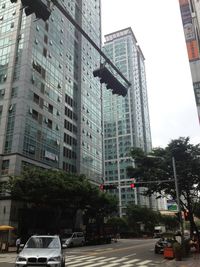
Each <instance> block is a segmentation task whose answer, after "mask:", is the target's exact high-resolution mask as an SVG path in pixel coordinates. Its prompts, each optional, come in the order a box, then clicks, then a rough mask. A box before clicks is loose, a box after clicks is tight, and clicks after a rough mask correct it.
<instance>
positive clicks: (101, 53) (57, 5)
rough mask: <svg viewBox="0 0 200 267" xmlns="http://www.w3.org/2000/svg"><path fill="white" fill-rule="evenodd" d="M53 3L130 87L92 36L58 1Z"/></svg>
mask: <svg viewBox="0 0 200 267" xmlns="http://www.w3.org/2000/svg"><path fill="white" fill-rule="evenodd" d="M51 2H52V3H53V4H54V5H55V6H56V7H57V8H58V9H59V10H60V12H61V13H62V14H63V15H64V16H65V17H66V18H67V19H68V20H69V21H70V22H71V23H72V24H73V25H74V27H75V28H76V29H77V30H78V31H79V32H80V33H81V34H82V35H83V36H84V37H85V38H86V39H87V41H88V42H89V43H90V44H91V45H92V46H93V47H94V48H95V49H96V50H97V51H98V52H99V54H100V55H101V56H102V57H103V58H104V59H105V61H106V62H107V63H108V64H109V65H111V66H112V68H113V69H114V70H115V71H116V72H117V73H118V74H119V76H120V77H121V78H122V79H123V80H124V81H125V82H126V84H127V85H128V86H131V83H130V82H129V81H128V80H127V79H126V77H125V76H124V75H123V74H122V73H121V72H120V71H119V69H118V68H117V67H116V66H115V65H114V64H113V63H112V61H111V60H110V59H109V58H108V57H107V56H106V55H105V54H104V53H103V52H102V51H101V49H100V48H99V47H98V46H97V45H96V44H95V42H94V41H93V40H92V39H91V38H90V36H89V35H88V34H87V33H86V32H85V31H84V30H83V29H82V28H81V26H80V25H79V24H78V23H77V22H76V21H75V20H74V19H73V17H72V16H71V15H70V14H69V13H68V12H67V10H66V9H65V8H64V7H63V6H62V5H61V4H60V3H59V2H58V0H51Z"/></svg>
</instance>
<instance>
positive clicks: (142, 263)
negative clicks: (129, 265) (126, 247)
mask: <svg viewBox="0 0 200 267" xmlns="http://www.w3.org/2000/svg"><path fill="white" fill-rule="evenodd" d="M150 262H152V260H145V261H141V262H140V263H137V265H138V266H141V265H142V266H146V264H147V263H150Z"/></svg>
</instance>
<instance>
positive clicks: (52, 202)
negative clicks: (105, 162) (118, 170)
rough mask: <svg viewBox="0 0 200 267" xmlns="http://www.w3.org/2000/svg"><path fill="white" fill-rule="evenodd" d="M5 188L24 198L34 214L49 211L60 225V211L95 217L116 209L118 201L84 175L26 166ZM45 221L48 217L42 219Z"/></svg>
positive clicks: (12, 195)
mask: <svg viewBox="0 0 200 267" xmlns="http://www.w3.org/2000/svg"><path fill="white" fill-rule="evenodd" d="M6 188H7V190H8V191H9V192H10V195H11V198H12V199H14V200H17V201H22V202H23V203H24V204H25V205H26V207H29V209H30V207H31V211H30V212H31V213H32V215H33V214H34V215H35V217H37V216H38V214H40V215H39V216H41V217H42V216H43V214H45V213H46V215H45V216H43V217H46V218H47V217H48V216H52V217H53V218H57V225H58V227H59V219H60V218H61V214H62V213H63V212H64V211H66V210H67V211H68V212H70V211H73V214H74V213H75V212H76V211H77V210H83V211H84V212H87V213H88V214H90V216H96V217H97V216H103V217H104V216H107V215H108V214H111V213H112V212H113V211H116V210H117V200H116V199H115V198H113V197H112V196H110V195H108V194H105V193H103V192H101V191H100V190H99V188H98V187H97V186H95V185H92V184H91V183H90V182H89V180H88V179H87V178H86V177H85V176H84V175H76V174H72V173H66V172H63V171H58V170H48V169H40V168H27V169H26V170H24V171H23V173H22V174H21V175H20V176H15V177H10V179H9V181H8V182H7V185H6ZM26 212H28V211H27V208H26ZM47 214H48V216H47ZM32 217H34V216H32ZM43 221H47V220H46V219H45V218H43ZM49 222H50V221H49ZM27 224H28V223H27ZM43 225H44V224H43ZM58 227H57V228H58Z"/></svg>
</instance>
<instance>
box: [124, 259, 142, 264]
mask: <svg viewBox="0 0 200 267" xmlns="http://www.w3.org/2000/svg"><path fill="white" fill-rule="evenodd" d="M137 261H140V260H139V259H134V260H130V261H126V264H130V263H135V262H137Z"/></svg>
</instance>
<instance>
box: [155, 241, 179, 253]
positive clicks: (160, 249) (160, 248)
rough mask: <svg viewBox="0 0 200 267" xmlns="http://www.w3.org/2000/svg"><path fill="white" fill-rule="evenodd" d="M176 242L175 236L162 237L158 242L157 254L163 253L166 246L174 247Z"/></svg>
mask: <svg viewBox="0 0 200 267" xmlns="http://www.w3.org/2000/svg"><path fill="white" fill-rule="evenodd" d="M174 242H175V240H174V239H173V238H169V237H162V238H160V239H159V240H158V241H157V242H156V244H155V248H154V252H155V253H156V254H159V253H163V252H164V248H165V247H172V245H173V243H174Z"/></svg>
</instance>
